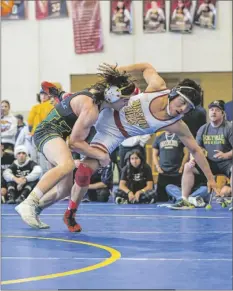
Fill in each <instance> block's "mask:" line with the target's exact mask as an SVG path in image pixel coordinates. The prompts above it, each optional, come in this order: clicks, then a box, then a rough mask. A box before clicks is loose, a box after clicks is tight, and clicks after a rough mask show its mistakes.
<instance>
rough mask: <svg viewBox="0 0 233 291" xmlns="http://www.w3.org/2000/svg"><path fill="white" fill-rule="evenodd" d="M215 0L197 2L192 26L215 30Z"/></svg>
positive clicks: (199, 0) (198, 0)
mask: <svg viewBox="0 0 233 291" xmlns="http://www.w3.org/2000/svg"><path fill="white" fill-rule="evenodd" d="M216 2H217V0H197V6H196V11H195V17H194V24H196V25H198V26H200V27H203V28H210V29H215V28H216Z"/></svg>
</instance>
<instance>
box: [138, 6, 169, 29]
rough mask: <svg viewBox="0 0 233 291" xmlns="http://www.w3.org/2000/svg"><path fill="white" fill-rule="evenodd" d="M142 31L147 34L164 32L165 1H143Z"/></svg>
mask: <svg viewBox="0 0 233 291" xmlns="http://www.w3.org/2000/svg"><path fill="white" fill-rule="evenodd" d="M143 30H144V32H148V33H156V32H165V31H166V14H165V0H157V1H153V0H144V1H143Z"/></svg>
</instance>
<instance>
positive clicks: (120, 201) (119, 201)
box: [115, 197, 124, 204]
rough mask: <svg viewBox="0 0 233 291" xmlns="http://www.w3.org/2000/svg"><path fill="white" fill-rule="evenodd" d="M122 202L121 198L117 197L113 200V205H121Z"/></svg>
mask: <svg viewBox="0 0 233 291" xmlns="http://www.w3.org/2000/svg"><path fill="white" fill-rule="evenodd" d="M122 200H124V199H123V198H121V197H117V198H116V199H115V203H116V204H123V201H122Z"/></svg>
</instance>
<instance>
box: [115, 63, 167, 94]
mask: <svg viewBox="0 0 233 291" xmlns="http://www.w3.org/2000/svg"><path fill="white" fill-rule="evenodd" d="M118 70H119V71H120V72H123V71H126V72H129V73H130V72H131V73H133V72H142V74H143V77H144V79H145V81H146V83H147V85H148V86H147V88H146V92H152V91H158V90H163V89H166V83H165V81H164V80H163V78H161V77H160V76H159V74H158V73H157V71H156V69H155V68H154V67H153V66H152V65H151V64H149V63H139V64H134V65H129V66H120V67H118Z"/></svg>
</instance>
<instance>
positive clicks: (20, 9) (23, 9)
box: [1, 0, 28, 20]
mask: <svg viewBox="0 0 233 291" xmlns="http://www.w3.org/2000/svg"><path fill="white" fill-rule="evenodd" d="M27 4H28V3H27V1H25V0H15V1H14V5H13V7H12V11H11V12H10V13H9V14H8V15H5V16H2V17H1V19H2V20H21V19H27V16H28V6H27Z"/></svg>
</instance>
